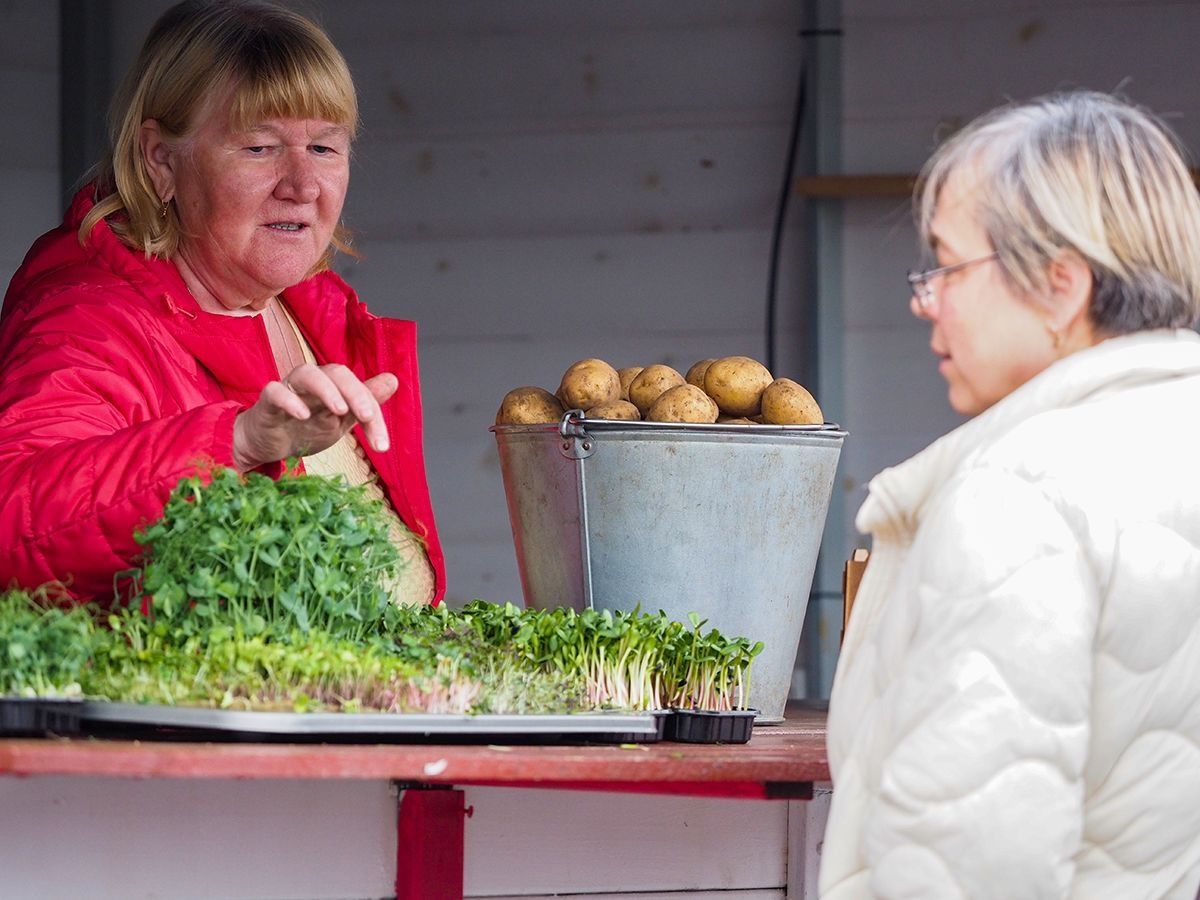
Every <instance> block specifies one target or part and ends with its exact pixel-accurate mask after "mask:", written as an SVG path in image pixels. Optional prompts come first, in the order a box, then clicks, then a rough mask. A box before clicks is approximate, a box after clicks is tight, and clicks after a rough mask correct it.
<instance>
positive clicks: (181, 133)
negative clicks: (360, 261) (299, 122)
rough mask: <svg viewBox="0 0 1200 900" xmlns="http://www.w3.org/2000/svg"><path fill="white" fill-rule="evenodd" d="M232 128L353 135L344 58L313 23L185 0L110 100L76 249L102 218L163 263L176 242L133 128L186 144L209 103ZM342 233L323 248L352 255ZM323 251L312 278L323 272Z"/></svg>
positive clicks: (226, 0) (272, 9) (353, 107)
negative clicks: (312, 125)
mask: <svg viewBox="0 0 1200 900" xmlns="http://www.w3.org/2000/svg"><path fill="white" fill-rule="evenodd" d="M225 101H227V102H228V104H229V115H230V123H231V125H232V126H233V127H234V128H237V129H239V130H243V129H247V128H250V127H253V126H254V125H256V124H258V123H260V122H263V121H265V120H267V119H272V118H311V119H324V120H327V121H330V122H333V123H335V124H337V125H340V126H343V127H345V128H346V129H347V130H348V131H349V133H350V137H351V138H353V137H354V134H355V132H356V131H357V129H358V100H357V97H356V95H355V91H354V82H353V80H352V78H351V77H350V69H349V68H348V67H347V65H346V61H345V59H344V58H343V57H342V55H341V53H339V52H338V50H337V48H336V47H334V45H333V43H332V42H331V41H330V40H329V37H328V36H327V35H326V34H325V33H324V32H323V31H322V30H321V29H320V28H318V27H317V26H316V25H315V24H313V23H312V22H310V21H309V20H308V19H306V18H304V17H303V16H301V15H299V14H297V13H294V12H292V11H290V10H287V9H283V8H280V7H277V6H274V5H271V4H269V3H263V2H253V0H217V2H212V0H185V2H183V3H179V4H176V5H175V6H173V7H171V8H170V9H169V10H167V11H166V12H165V13H164V14H163V15H162V17H161V18H159V20H158V21H157V22H156V23H155V25H154V27H153V28H152V29H151V31H150V34H149V35H148V36H147V38H146V42H145V44H143V46H142V49H141V52H140V53H139V54H138V58H137V61H136V62H135V63H134V65H133V68H132V69H130V71H129V74H128V75H127V76H126V78H125V81H124V82H123V84H122V86H121V88H120V89H119V90H118V92H117V94H116V96H115V97H114V98H113V103H112V108H111V110H110V115H109V131H110V150H109V153H108V155H107V156H106V158H105V159H104V160H103V161H102V162H101V163H100V165H99V166H98V167H97V169H96V171H95V181H96V205H95V206H94V207H92V209H91V210H90V211H89V212H88V214H87V216H86V217H85V218H84V220H83V222H82V224H81V225H80V227H79V239H80V242H85V241H86V240H87V238H88V235H90V234H91V231H92V229H93V228H94V227H95V226H96V224H97V223H98V222H99V221H100V220H101V219H107V220H108V224H109V227H110V228H112V230H113V231H114V232H115V233H116V234H117V235H118V236H119V237H120V238H121V240H123V241H124V242H125V243H126V244H128V245H129V246H131V247H134V248H136V249H140V250H142V251H143V252H144V253H145V254H146V255H147V256H160V257H166V258H170V257H171V256H173V255H174V254H175V251H176V249H177V248H178V246H179V241H180V238H181V236H182V229H181V227H180V223H179V218H178V216H177V215H176V212H175V207H174V205H173V204H171V205H169V206H168V207H167V209H166V215H165V216H164V215H162V211H163V204H162V201H161V199H160V198H159V196H158V192H157V191H156V190H155V188H154V183H153V182H152V181H151V179H150V174H149V171H148V170H147V168H146V164H145V161H144V160H143V159H142V154H141V147H140V141H139V136H140V133H141V127H142V122H144V121H145V120H146V119H155V120H157V121H158V124H159V128H160V130H161V132H162V134H163V135H164V136H165V138H166V140H168V141H171V142H176V143H178V144H180V145H182V144H185V143H186V141H187V139H188V137H189V136H190V135H191V134H192V133H193V132H194V131H195V130H196V129H197V128H198V127H199V126H200V125H201V124H202V123H203V121H204V119H205V117H206V116H207V115H208V114H209V112H210V111H211V109H212V108H213V107H214V106H215V104H216V103H218V102H225ZM347 237H348V236H347V233H346V231H345V229H344V228H343V226H342V225H340V224H339V225H338V227H337V230H336V231H335V232H334V237H333V241H332V248H336V249H338V250H342V251H344V252H351V251H350V250H349V245H348V241H347ZM332 248H331V249H330V250H327V251H326V253H325V255H324V257H323V258H322V259H321V261H320V262H319V263H318V265H317V270H318V271H319V270H320V269H324V268H327V267H328V265H329V261H330V258H331V257H332V252H333V251H332Z"/></svg>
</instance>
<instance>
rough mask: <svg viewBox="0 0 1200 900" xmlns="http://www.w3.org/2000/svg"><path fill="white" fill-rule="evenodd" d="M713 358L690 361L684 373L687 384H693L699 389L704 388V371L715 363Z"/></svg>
mask: <svg viewBox="0 0 1200 900" xmlns="http://www.w3.org/2000/svg"><path fill="white" fill-rule="evenodd" d="M715 362H716V360H715V359H702V360H700V361H699V362H694V363H692V367H691V368H690V369H688V370H687V374H686V375H684V376H683V377H684V380H685V381H687V383H688V384H694V385H695V386H696V387H698V388H700V390H704V373H705V372H707V371H708V367H709V366H711V365H712V364H713V363H715Z"/></svg>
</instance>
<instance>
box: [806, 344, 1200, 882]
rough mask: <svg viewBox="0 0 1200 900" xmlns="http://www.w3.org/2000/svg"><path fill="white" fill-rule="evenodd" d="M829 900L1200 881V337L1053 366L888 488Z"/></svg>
mask: <svg viewBox="0 0 1200 900" xmlns="http://www.w3.org/2000/svg"><path fill="white" fill-rule="evenodd" d="M857 524H858V527H859V529H860V530H862V531H864V532H869V533H871V534H872V535H873V536H874V542H873V547H872V554H871V561H870V563H869V564H868V566H867V571H866V575H865V577H864V579H863V582H862V585H861V588H860V590H859V594H858V598H857V602H856V604H855V607H854V613H853V615H852V616H851V619H850V625H849V628H848V630H847V634H846V638H845V644H844V646H843V648H842V654H841V659H840V660H839V663H838V669H837V677H836V679H835V682H834V688H833V696H832V698H831V701H830V714H829V760H830V765H831V769H832V772H833V780H834V789H833V806H832V810H831V812H830V818H829V825H828V829H827V831H826V835H825V844H824V850H823V862H822V869H821V879H820V884H821V896H822V897H825V898H827V900H846V898H859V897H886V898H911V900H937V898H943V897H956V898H957V897H962V898H971V900H976V898H1003V900H1018V898H1058V897H1071V898H1079V900H1104V898H1120V900H1132V898H1161V897H1170V898H1181V900H1193V898H1195V897H1196V896H1197V885H1198V884H1200V338H1198V337H1197V336H1196V335H1195V334H1194V333H1192V332H1190V331H1178V332H1171V331H1157V332H1148V333H1147V332H1144V333H1141V334H1138V335H1131V336H1127V337H1121V338H1114V339H1111V340H1108V341H1105V342H1103V343H1101V344H1100V345H1099V346H1097V347H1094V348H1091V349H1089V350H1085V351H1082V352H1079V353H1076V354H1073V355H1071V356H1069V357H1067V358H1066V359H1064V360H1062V361H1060V362H1058V363H1056V364H1054V365H1053V366H1051V367H1050V368H1049V369H1047V370H1046V371H1044V372H1043V373H1041V374H1040V375H1038V376H1037V377H1036V378H1034V379H1033V380H1031V381H1029V382H1028V383H1027V384H1025V385H1024V386H1022V387H1021V388H1019V389H1018V390H1016V391H1014V392H1013V393H1012V394H1010V395H1009V396H1008V397H1006V398H1005V399H1004V400H1002V401H1001V402H1000V403H998V404H996V405H995V406H994V407H992V408H991V409H990V410H988V411H986V412H985V413H983V414H982V415H980V416H978V417H976V418H975V419H973V420H971V421H970V422H968V423H967V424H965V425H963V426H962V427H961V428H959V429H957V430H955V431H954V432H952V433H950V434H949V435H947V436H946V437H944V438H942V439H941V440H939V441H937V442H936V443H934V444H932V445H931V446H930V447H928V448H927V449H926V450H924V451H922V452H921V453H920V454H918V455H917V456H915V457H913V458H912V459H910V460H908V461H907V462H905V463H903V464H901V465H899V466H897V467H895V468H892V469H888V470H885V471H884V472H883V473H881V474H880V475H879V476H878V477H877V478H875V479H874V480H873V481H872V482H871V485H870V496H869V497H868V499H867V501H866V503H865V504H864V505H863V507H862V510H861V511H860V512H859V515H858V520H857Z"/></svg>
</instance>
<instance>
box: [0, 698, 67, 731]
mask: <svg viewBox="0 0 1200 900" xmlns="http://www.w3.org/2000/svg"><path fill="white" fill-rule="evenodd" d="M82 706H83V704H82V703H81V702H80V701H79V700H72V699H63V698H55V697H0V737H45V736H49V735H72V734H78V733H79V712H80V709H81V707H82Z"/></svg>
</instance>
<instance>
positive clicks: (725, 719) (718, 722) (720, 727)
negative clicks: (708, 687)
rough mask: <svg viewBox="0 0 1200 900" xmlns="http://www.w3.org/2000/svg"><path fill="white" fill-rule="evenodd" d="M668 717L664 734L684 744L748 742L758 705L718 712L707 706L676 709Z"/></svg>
mask: <svg viewBox="0 0 1200 900" xmlns="http://www.w3.org/2000/svg"><path fill="white" fill-rule="evenodd" d="M671 712H672V715H671V717H670V719H669V720H668V721H667V730H666V734H665V735H664V738H665V739H666V740H668V741H679V742H680V743H684V744H744V743H746V742H747V741H749V740H750V733H751V731H752V730H753V729H754V717H755V716H756V715H758V710H756V709H734V710H729V711H727V712H715V711H712V710H707V709H675V710H672V711H671Z"/></svg>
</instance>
